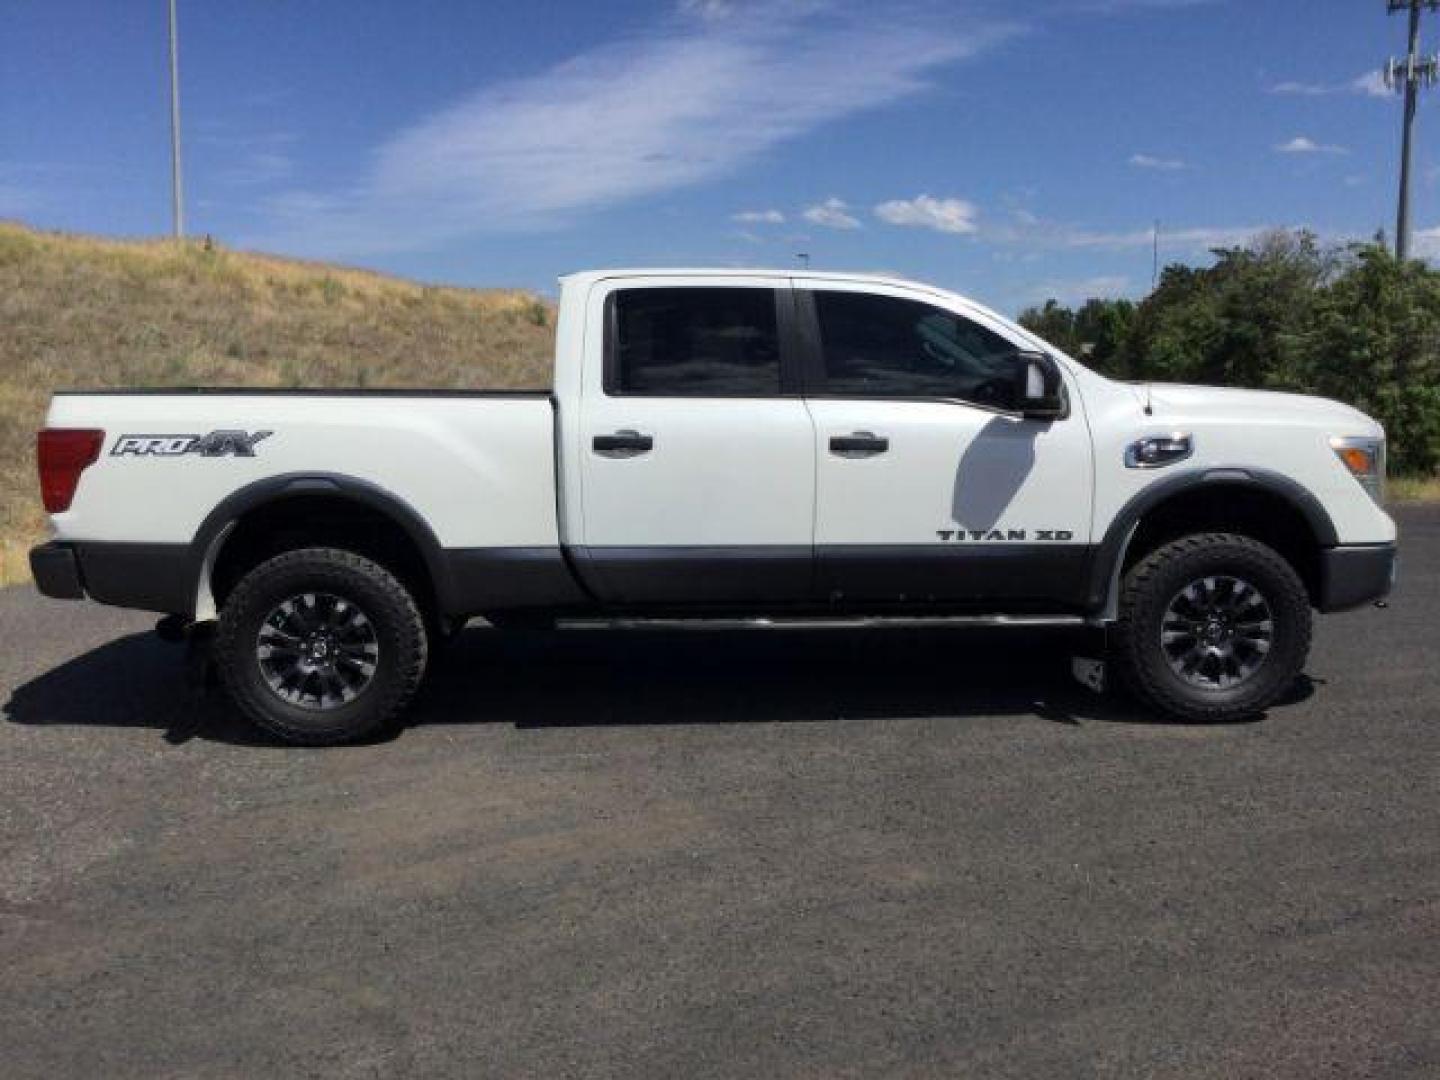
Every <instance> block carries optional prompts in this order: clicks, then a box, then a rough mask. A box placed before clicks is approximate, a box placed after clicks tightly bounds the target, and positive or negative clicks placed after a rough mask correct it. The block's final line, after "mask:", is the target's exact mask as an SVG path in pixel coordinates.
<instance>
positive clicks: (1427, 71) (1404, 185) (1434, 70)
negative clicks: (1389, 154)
mask: <svg viewBox="0 0 1440 1080" xmlns="http://www.w3.org/2000/svg"><path fill="white" fill-rule="evenodd" d="M1426 7H1428V8H1429V9H1430V10H1431V11H1434V10H1435V9H1436V8H1440V0H1385V9H1386V11H1387V12H1388V13H1389V14H1391V15H1394V14H1395V13H1396V12H1399V11H1404V12H1406V13H1408V14H1409V16H1410V46H1409V48H1408V49H1407V50H1406V53H1405V59H1404V60H1393V59H1392V60H1390V61H1389V62H1388V63H1386V65H1385V85H1386V86H1388V87H1389V88H1390V89H1392V90H1401V91H1403V92H1404V94H1405V127H1404V133H1403V134H1402V135H1401V137H1400V208H1399V210H1398V211H1397V212H1396V216H1395V257H1396V258H1397V259H1400V260H1401V261H1403V260H1404V259H1405V258H1406V256H1407V255H1408V254H1409V251H1410V148H1411V142H1412V140H1413V133H1414V127H1415V104H1416V99H1417V98H1418V97H1419V95H1420V87H1421V86H1422V85H1424V86H1433V85H1434V84H1435V81H1436V78H1437V75H1440V56H1424V57H1422V56H1421V55H1420V9H1421V8H1426Z"/></svg>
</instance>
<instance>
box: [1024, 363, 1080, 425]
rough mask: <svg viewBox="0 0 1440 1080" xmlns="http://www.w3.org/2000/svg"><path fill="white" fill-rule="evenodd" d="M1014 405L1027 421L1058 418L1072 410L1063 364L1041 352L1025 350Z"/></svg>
mask: <svg viewBox="0 0 1440 1080" xmlns="http://www.w3.org/2000/svg"><path fill="white" fill-rule="evenodd" d="M1019 359H1020V365H1019V372H1018V374H1017V384H1018V385H1017V386H1016V387H1015V408H1016V411H1018V412H1019V413H1020V415H1021V416H1023V417H1025V419H1027V420H1059V419H1061V418H1062V417H1064V416H1065V415H1067V414H1068V413H1069V411H1070V407H1069V402H1067V401H1066V400H1065V381H1064V380H1063V379H1062V378H1061V377H1060V367H1059V365H1058V364H1056V363H1055V361H1054V360H1052V359H1051V358H1050V357H1048V356H1046V355H1045V354H1044V353H1041V352H1022V353H1020V354H1019Z"/></svg>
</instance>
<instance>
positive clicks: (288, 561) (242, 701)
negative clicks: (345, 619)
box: [214, 548, 429, 746]
mask: <svg viewBox="0 0 1440 1080" xmlns="http://www.w3.org/2000/svg"><path fill="white" fill-rule="evenodd" d="M305 593H325V594H329V595H333V596H336V597H339V598H341V599H343V600H345V601H346V602H347V603H349V604H351V605H353V606H354V607H356V608H358V609H359V610H360V611H361V612H363V614H364V616H365V618H366V619H367V620H368V621H369V624H370V626H371V627H372V628H373V633H374V637H375V642H376V646H377V648H378V657H377V660H376V662H375V664H374V673H373V675H371V676H370V679H369V682H368V683H367V684H366V685H365V686H364V688H363V690H362V691H361V692H360V693H359V694H358V696H356V697H354V698H353V700H349V701H346V702H344V703H343V704H338V705H334V706H331V707H327V708H324V709H316V708H308V709H307V708H303V707H301V706H298V705H295V704H292V703H290V702H287V701H285V700H284V699H282V698H281V697H280V695H279V694H277V693H276V692H275V691H274V690H272V689H271V687H270V685H269V684H268V683H267V682H266V679H265V677H264V675H263V673H262V671H261V667H260V662H259V660H258V658H257V651H256V642H257V638H258V635H259V633H260V629H261V623H262V622H263V621H264V620H265V619H266V617H267V616H268V615H269V614H270V613H271V612H272V611H273V610H274V609H275V607H276V605H278V604H281V603H282V602H284V601H285V600H286V599H287V598H290V597H294V596H296V595H301V594H305ZM428 651H429V641H428V637H427V634H426V629H425V619H424V617H423V616H422V615H421V613H420V610H419V608H418V607H417V605H416V603H415V600H414V598H413V597H412V596H411V594H410V592H409V590H407V589H406V588H405V586H404V585H402V584H401V583H400V581H399V580H398V579H397V578H396V577H395V576H394V575H393V574H391V573H390V571H388V570H386V569H385V568H384V567H383V566H381V565H379V564H378V563H375V562H372V561H371V560H369V559H366V558H363V557H362V556H359V555H356V554H354V553H352V552H349V551H342V550H340V549H337V548H302V549H299V550H296V551H289V552H286V553H285V554H283V555H277V556H275V557H274V558H273V559H270V560H268V561H266V562H263V563H261V564H260V565H259V566H257V567H255V568H254V569H253V570H251V571H250V572H249V573H248V574H246V575H245V576H244V577H243V578H241V580H240V582H239V583H238V584H237V585H236V586H235V588H234V590H233V591H232V592H231V593H230V595H229V596H228V597H227V598H226V600H225V605H224V607H223V608H222V610H221V612H220V622H219V627H218V629H217V631H216V634H215V642H214V660H215V666H216V668H217V670H218V671H219V674H220V680H221V682H222V684H223V685H224V687H225V689H226V690H227V691H228V693H229V695H230V698H231V700H232V701H234V703H235V704H236V705H237V706H238V707H239V709H240V711H241V712H243V713H244V714H245V715H246V716H247V717H249V718H250V719H251V720H253V721H254V722H255V723H257V724H259V725H260V726H261V727H263V728H265V729H266V730H267V731H270V732H273V733H274V734H275V735H278V736H279V737H280V738H282V739H284V740H285V741H286V742H290V743H296V744H299V745H304V746H333V745H338V744H342V743H350V742H356V741H359V740H363V739H370V738H374V737H376V736H377V735H380V734H381V733H383V732H385V731H386V730H387V728H389V726H390V725H391V724H393V722H394V721H395V719H396V718H397V716H398V715H399V713H400V712H401V710H402V709H403V708H404V707H405V705H406V703H407V702H408V701H409V700H410V697H411V695H413V694H414V693H415V690H416V689H417V687H419V685H420V680H421V678H422V677H423V676H424V674H425V665H426V660H427V656H428Z"/></svg>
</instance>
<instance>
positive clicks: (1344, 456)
mask: <svg viewBox="0 0 1440 1080" xmlns="http://www.w3.org/2000/svg"><path fill="white" fill-rule="evenodd" d="M1330 448H1331V449H1332V450H1334V451H1335V456H1336V457H1338V458H1339V459H1340V464H1342V465H1344V466H1345V468H1346V469H1347V470H1349V472H1350V475H1351V476H1353V477H1355V479H1356V480H1358V481H1360V486H1361V487H1363V488H1364V489H1365V490H1366V491H1368V492H1369V493H1370V497H1371V498H1372V499H1374V500H1375V502H1376V504H1377V505H1381V506H1383V505H1384V503H1385V440H1384V439H1377V438H1374V437H1373V436H1368V435H1366V436H1359V435H1347V436H1338V435H1337V436H1336V437H1335V438H1333V439H1331V440H1330Z"/></svg>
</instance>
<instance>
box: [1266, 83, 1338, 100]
mask: <svg viewBox="0 0 1440 1080" xmlns="http://www.w3.org/2000/svg"><path fill="white" fill-rule="evenodd" d="M1333 92H1334V88H1333V87H1330V86H1324V85H1322V84H1321V83H1307V82H1294V81H1290V82H1279V83H1276V84H1275V85H1274V86H1272V87H1270V93H1272V94H1295V95H1298V96H1299V97H1320V96H1322V95H1324V94H1329V93H1333Z"/></svg>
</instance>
